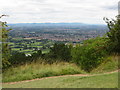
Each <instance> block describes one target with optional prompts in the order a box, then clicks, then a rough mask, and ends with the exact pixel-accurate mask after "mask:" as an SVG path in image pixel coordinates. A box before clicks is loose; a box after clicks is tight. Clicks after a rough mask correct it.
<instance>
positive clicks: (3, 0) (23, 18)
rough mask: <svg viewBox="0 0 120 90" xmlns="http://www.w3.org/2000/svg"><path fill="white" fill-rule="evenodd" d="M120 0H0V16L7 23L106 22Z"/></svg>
mask: <svg viewBox="0 0 120 90" xmlns="http://www.w3.org/2000/svg"><path fill="white" fill-rule="evenodd" d="M118 1H119V0H0V15H1V14H7V15H9V17H4V18H3V20H5V21H7V22H8V23H48V22H51V23H61V22H68V23H71V22H80V23H90V24H105V22H104V21H103V17H108V18H114V17H115V16H116V15H117V13H118V10H117V9H118V8H117V6H118Z"/></svg>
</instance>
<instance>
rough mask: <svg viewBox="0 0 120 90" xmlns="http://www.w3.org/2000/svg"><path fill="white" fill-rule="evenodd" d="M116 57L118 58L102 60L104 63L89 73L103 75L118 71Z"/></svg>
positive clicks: (110, 57) (109, 57)
mask: <svg viewBox="0 0 120 90" xmlns="http://www.w3.org/2000/svg"><path fill="white" fill-rule="evenodd" d="M118 57H119V56H108V57H106V58H104V59H105V60H104V62H103V63H102V64H101V65H100V66H98V67H97V68H96V69H94V70H93V71H92V72H91V73H105V72H111V71H115V70H118Z"/></svg>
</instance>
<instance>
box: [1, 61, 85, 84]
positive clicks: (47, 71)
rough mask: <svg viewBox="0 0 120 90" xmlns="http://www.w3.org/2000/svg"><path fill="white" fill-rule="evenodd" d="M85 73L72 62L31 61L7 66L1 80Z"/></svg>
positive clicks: (11, 80)
mask: <svg viewBox="0 0 120 90" xmlns="http://www.w3.org/2000/svg"><path fill="white" fill-rule="evenodd" d="M81 73H85V72H84V71H82V70H81V69H80V67H78V66H76V65H75V64H73V63H66V62H59V63H53V64H44V63H38V62H36V63H31V64H26V65H22V66H18V67H14V68H9V69H8V70H7V71H5V72H4V73H3V82H14V81H22V80H30V79H35V78H42V77H50V76H59V75H67V74H81Z"/></svg>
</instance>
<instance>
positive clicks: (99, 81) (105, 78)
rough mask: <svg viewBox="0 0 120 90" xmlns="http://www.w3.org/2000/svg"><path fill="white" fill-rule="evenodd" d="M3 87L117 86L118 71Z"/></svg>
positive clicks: (4, 86)
mask: <svg viewBox="0 0 120 90" xmlns="http://www.w3.org/2000/svg"><path fill="white" fill-rule="evenodd" d="M3 88H118V73H117V72H116V73H112V74H106V75H105V74H103V75H97V76H88V77H85V76H84V77H83V76H69V77H57V78H47V79H42V80H35V81H30V82H22V83H16V84H3Z"/></svg>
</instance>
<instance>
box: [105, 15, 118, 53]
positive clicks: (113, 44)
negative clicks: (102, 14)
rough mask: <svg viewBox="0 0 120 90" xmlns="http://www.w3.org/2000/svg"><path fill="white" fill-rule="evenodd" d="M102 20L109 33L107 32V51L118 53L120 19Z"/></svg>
mask: <svg viewBox="0 0 120 90" xmlns="http://www.w3.org/2000/svg"><path fill="white" fill-rule="evenodd" d="M104 20H105V22H106V23H107V25H108V28H109V32H107V36H108V38H109V42H108V46H109V50H110V52H115V53H120V19H119V18H118V17H117V19H116V20H113V19H112V20H109V19H108V18H104Z"/></svg>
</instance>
